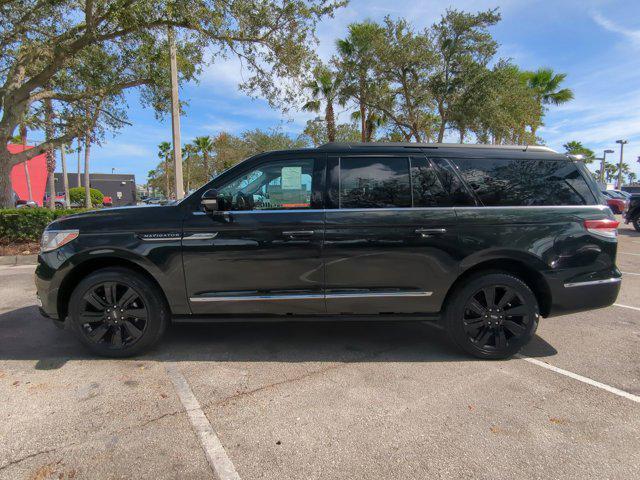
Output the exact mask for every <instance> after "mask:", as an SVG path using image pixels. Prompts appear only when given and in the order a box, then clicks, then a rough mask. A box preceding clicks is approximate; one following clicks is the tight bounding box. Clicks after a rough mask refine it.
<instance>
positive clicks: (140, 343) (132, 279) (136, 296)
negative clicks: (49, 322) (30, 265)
mask: <svg viewBox="0 0 640 480" xmlns="http://www.w3.org/2000/svg"><path fill="white" fill-rule="evenodd" d="M169 320H170V313H169V307H168V305H167V302H166V300H165V298H164V295H163V293H162V291H161V290H160V289H159V287H158V285H157V284H155V283H154V282H152V281H151V280H150V279H148V278H147V277H146V276H144V275H142V274H140V273H138V272H136V271H133V270H129V269H127V268H121V267H116V268H105V269H102V270H97V271H95V272H93V273H91V274H90V275H88V276H87V277H86V278H84V279H82V280H81V281H80V283H79V284H78V285H77V287H76V288H75V290H74V291H73V293H72V295H71V299H70V300H69V321H70V322H71V326H72V328H73V330H75V332H76V333H77V335H78V337H79V339H80V341H81V342H82V343H83V344H84V345H85V346H86V347H87V348H89V350H91V351H92V352H94V353H96V354H98V355H103V356H107V357H127V356H131V355H135V354H137V353H140V352H141V351H143V350H145V349H147V348H149V347H150V346H152V345H153V344H155V343H156V342H157V341H158V340H159V339H160V337H161V336H162V334H163V333H164V330H165V328H166V326H167V324H168V323H169Z"/></svg>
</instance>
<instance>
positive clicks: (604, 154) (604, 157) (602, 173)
mask: <svg viewBox="0 0 640 480" xmlns="http://www.w3.org/2000/svg"><path fill="white" fill-rule="evenodd" d="M607 153H613V150H610V149H607V150H605V151H604V153H603V154H602V163H601V164H600V183H602V184H603V185H606V183H605V181H604V169H605V167H606V166H607Z"/></svg>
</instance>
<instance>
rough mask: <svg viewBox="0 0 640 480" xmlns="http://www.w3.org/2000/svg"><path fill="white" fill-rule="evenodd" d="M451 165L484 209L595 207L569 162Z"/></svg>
mask: <svg viewBox="0 0 640 480" xmlns="http://www.w3.org/2000/svg"><path fill="white" fill-rule="evenodd" d="M453 162H454V163H455V164H456V165H457V166H458V169H459V173H460V175H461V176H462V178H463V179H464V181H465V182H466V183H467V185H468V186H469V187H470V188H471V190H472V191H474V192H475V194H476V195H477V196H478V198H479V200H480V201H481V202H482V203H483V204H484V205H486V206H536V205H592V204H594V203H596V198H595V197H594V195H593V193H592V192H591V189H590V188H589V185H588V184H587V181H586V180H585V178H584V177H583V175H582V173H581V172H580V171H579V170H578V168H577V167H576V165H575V164H574V163H573V162H570V161H564V160H535V159H484V158H483V159H474V158H465V159H453Z"/></svg>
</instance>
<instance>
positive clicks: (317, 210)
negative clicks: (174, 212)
mask: <svg viewBox="0 0 640 480" xmlns="http://www.w3.org/2000/svg"><path fill="white" fill-rule="evenodd" d="M522 208H526V209H530V210H542V209H550V208H561V209H565V210H567V209H568V210H588V209H596V210H605V209H608V208H609V207H608V206H607V205H528V206H527V205H524V206H494V207H477V206H476V207H392V208H304V209H295V208H292V209H289V210H286V209H280V210H229V211H225V212H221V213H232V214H233V215H249V214H255V213H258V214H262V213H332V212H391V211H393V212H398V211H402V212H403V211H409V212H410V211H423V210H424V211H433V210H447V209H448V210H451V209H454V210H514V209H522ZM192 213H193V215H206V214H205V213H204V212H199V211H195V212H192Z"/></svg>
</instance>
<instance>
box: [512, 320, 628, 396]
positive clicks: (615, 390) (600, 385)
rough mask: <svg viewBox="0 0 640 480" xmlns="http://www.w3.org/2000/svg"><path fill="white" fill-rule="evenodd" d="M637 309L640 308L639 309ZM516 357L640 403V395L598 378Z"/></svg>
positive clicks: (533, 359) (523, 357) (531, 359)
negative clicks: (593, 378) (600, 380)
mask: <svg viewBox="0 0 640 480" xmlns="http://www.w3.org/2000/svg"><path fill="white" fill-rule="evenodd" d="M637 310H640V308H639V309H637ZM516 357H518V358H521V359H522V360H525V361H527V362H529V363H533V364H534V365H537V366H539V367H542V368H546V369H547V370H551V371H552V372H556V373H559V374H560V375H564V376H566V377H569V378H573V379H574V380H578V381H579V382H582V383H586V384H587V385H591V386H593V387H598V388H601V389H602V390H606V391H607V392H610V393H613V394H614V395H618V396H619V397H623V398H627V399H629V400H631V401H632V402H636V403H640V396H638V395H634V394H633V393H629V392H625V391H624V390H620V389H619V388H616V387H612V386H611V385H607V384H606V383H600V382H598V381H596V380H592V379H591V378H588V377H583V376H582V375H578V374H577V373H573V372H570V371H568V370H563V369H562V368H558V367H556V366H554V365H550V364H548V363H545V362H541V361H540V360H536V359H535V358H531V357H525V356H524V355H520V354H518V355H516Z"/></svg>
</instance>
